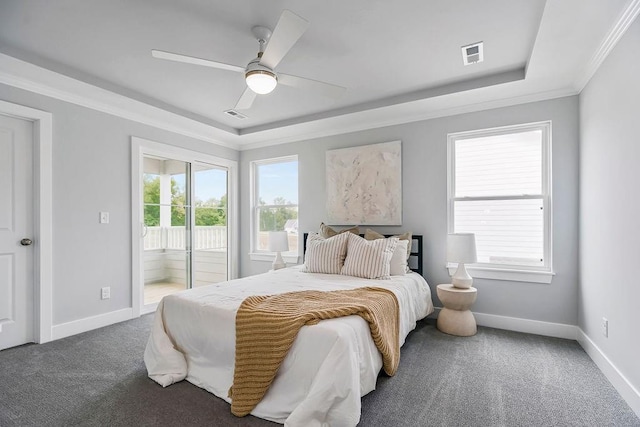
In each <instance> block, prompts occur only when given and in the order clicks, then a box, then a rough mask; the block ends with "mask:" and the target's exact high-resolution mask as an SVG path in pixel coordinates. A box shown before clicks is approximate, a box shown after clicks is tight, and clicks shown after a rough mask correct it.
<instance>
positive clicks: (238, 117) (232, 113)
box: [225, 110, 247, 119]
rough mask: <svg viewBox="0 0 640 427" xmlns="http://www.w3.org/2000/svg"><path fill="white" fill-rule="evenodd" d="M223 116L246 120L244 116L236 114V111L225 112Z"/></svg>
mask: <svg viewBox="0 0 640 427" xmlns="http://www.w3.org/2000/svg"><path fill="white" fill-rule="evenodd" d="M225 114H228V115H230V116H231V117H235V118H236V119H246V118H247V116H245V115H244V114H242V113H238V112H237V111H236V110H227V111H225Z"/></svg>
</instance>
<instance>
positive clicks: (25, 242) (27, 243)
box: [20, 239, 33, 246]
mask: <svg viewBox="0 0 640 427" xmlns="http://www.w3.org/2000/svg"><path fill="white" fill-rule="evenodd" d="M20 244H21V245H22V246H31V245H32V244H33V240H31V239H22V240H20Z"/></svg>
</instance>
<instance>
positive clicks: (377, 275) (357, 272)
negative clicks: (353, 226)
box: [340, 233, 398, 279]
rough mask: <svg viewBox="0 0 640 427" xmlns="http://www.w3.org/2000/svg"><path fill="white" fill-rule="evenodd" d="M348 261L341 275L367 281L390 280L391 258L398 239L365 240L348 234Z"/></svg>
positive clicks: (346, 260)
mask: <svg viewBox="0 0 640 427" xmlns="http://www.w3.org/2000/svg"><path fill="white" fill-rule="evenodd" d="M348 236H349V242H348V244H347V259H345V261H344V266H343V267H342V271H341V272H340V274H344V275H347V276H355V277H363V278H365V279H390V278H391V277H390V272H391V257H392V256H393V251H394V250H395V249H396V246H397V245H398V238H397V237H390V238H388V239H377V240H365V239H363V238H362V237H360V236H358V235H356V234H350V233H349V234H348Z"/></svg>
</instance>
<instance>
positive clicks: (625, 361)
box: [578, 19, 640, 412]
mask: <svg viewBox="0 0 640 427" xmlns="http://www.w3.org/2000/svg"><path fill="white" fill-rule="evenodd" d="M639 46H640V20H638V19H636V21H635V23H633V24H632V25H631V27H630V28H629V29H628V30H627V32H626V33H625V35H624V36H623V37H622V39H621V40H620V42H619V43H618V45H617V46H616V47H615V49H614V50H613V52H612V53H611V54H609V56H608V58H607V59H606V60H605V62H604V63H603V64H602V66H601V67H600V69H599V70H598V72H597V73H596V75H595V76H594V77H593V78H592V79H591V81H590V82H589V84H588V85H587V87H586V88H585V89H584V90H583V92H582V94H581V95H580V136H581V140H580V180H581V181H580V182H581V188H580V295H579V300H578V310H579V322H578V325H579V326H580V328H581V329H582V331H583V332H584V333H585V334H586V335H587V336H588V337H589V338H590V339H591V340H592V341H593V342H594V343H595V344H596V345H597V346H598V347H599V348H600V350H601V351H602V352H603V353H604V354H605V356H606V357H607V358H609V360H610V361H611V363H612V364H613V365H615V366H616V367H617V368H618V370H619V371H620V372H621V373H622V375H624V376H625V377H626V378H627V380H628V381H629V382H630V383H631V384H632V385H633V386H634V387H635V389H636V390H640V368H639V365H638V357H639V355H640V332H639V329H638V328H639V326H640V309H638V307H639V306H640V305H639V304H640V279H638V271H637V266H638V260H639V259H640V225H639V222H638V221H639V220H640V199H639V198H638V184H639V183H640V168H639V166H638V162H639V161H640V139H639V138H638V124H639V122H638V119H639V118H640V79H639V78H638V76H639V73H640V58H639V57H638V47H639ZM602 317H607V318H608V319H609V337H608V338H606V337H605V336H604V335H603V333H602V331H601V326H600V325H601V323H600V322H601V320H602ZM639 410H640V409H638V407H636V412H638V411H639Z"/></svg>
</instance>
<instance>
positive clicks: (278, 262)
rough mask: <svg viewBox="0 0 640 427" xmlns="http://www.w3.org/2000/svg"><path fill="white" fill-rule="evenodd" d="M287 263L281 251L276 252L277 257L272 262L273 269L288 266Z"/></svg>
mask: <svg viewBox="0 0 640 427" xmlns="http://www.w3.org/2000/svg"><path fill="white" fill-rule="evenodd" d="M286 267H287V264H286V263H285V262H284V259H282V254H280V252H276V259H274V260H273V264H271V269H272V270H280V269H281V268H286Z"/></svg>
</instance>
